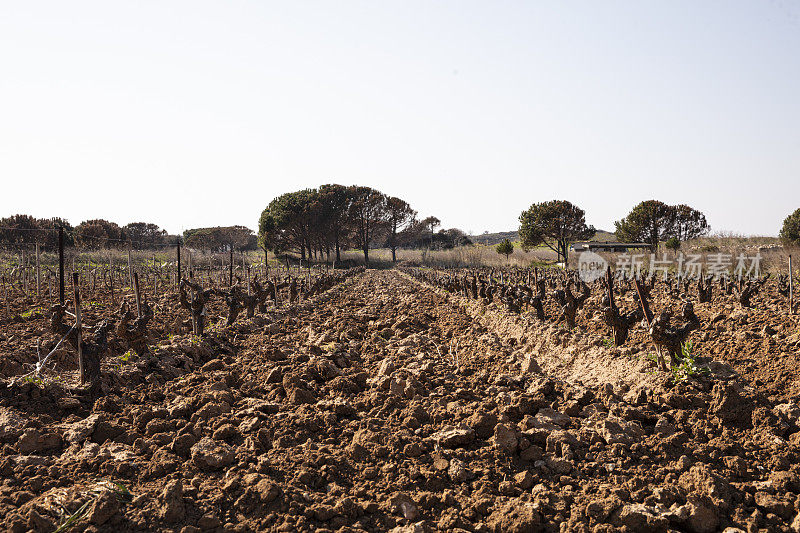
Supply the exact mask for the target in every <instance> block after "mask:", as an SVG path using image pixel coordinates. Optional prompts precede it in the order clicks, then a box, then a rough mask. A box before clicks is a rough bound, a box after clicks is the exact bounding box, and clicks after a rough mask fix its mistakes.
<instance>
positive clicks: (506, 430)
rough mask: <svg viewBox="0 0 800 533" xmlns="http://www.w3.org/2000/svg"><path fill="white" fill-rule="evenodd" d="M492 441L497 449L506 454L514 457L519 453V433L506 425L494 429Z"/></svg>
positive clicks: (498, 425)
mask: <svg viewBox="0 0 800 533" xmlns="http://www.w3.org/2000/svg"><path fill="white" fill-rule="evenodd" d="M492 441H493V444H494V446H495V448H497V449H498V450H500V451H502V452H504V453H507V454H509V455H513V454H515V453H516V451H517V446H518V441H517V432H516V431H515V430H514V428H512V427H510V426H508V425H506V424H497V425H496V426H495V427H494V437H493V438H492Z"/></svg>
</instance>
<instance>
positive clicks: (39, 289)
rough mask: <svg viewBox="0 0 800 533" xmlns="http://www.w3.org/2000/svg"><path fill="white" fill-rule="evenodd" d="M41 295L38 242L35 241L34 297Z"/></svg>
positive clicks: (40, 267)
mask: <svg viewBox="0 0 800 533" xmlns="http://www.w3.org/2000/svg"><path fill="white" fill-rule="evenodd" d="M41 295H42V264H41V262H40V261H39V243H38V242H37V243H36V297H37V298H39V297H40V296H41Z"/></svg>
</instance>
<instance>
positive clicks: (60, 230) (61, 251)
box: [58, 226, 64, 305]
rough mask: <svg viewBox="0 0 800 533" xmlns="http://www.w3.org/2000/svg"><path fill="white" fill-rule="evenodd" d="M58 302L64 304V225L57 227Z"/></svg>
mask: <svg viewBox="0 0 800 533" xmlns="http://www.w3.org/2000/svg"><path fill="white" fill-rule="evenodd" d="M58 303H60V304H61V305H64V226H59V228H58Z"/></svg>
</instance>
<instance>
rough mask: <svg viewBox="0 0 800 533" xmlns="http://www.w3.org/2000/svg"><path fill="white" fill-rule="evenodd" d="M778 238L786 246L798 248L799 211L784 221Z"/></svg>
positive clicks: (799, 232)
mask: <svg viewBox="0 0 800 533" xmlns="http://www.w3.org/2000/svg"><path fill="white" fill-rule="evenodd" d="M778 236H779V237H780V238H781V240H782V241H783V243H784V245H786V246H800V209H797V210H796V211H795V212H794V213H792V214H791V215H789V216H788V217H786V218H785V219H784V221H783V227H782V228H781V232H780V233H779V234H778Z"/></svg>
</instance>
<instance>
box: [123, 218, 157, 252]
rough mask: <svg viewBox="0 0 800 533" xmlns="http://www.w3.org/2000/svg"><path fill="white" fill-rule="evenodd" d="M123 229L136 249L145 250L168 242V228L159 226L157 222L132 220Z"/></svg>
mask: <svg viewBox="0 0 800 533" xmlns="http://www.w3.org/2000/svg"><path fill="white" fill-rule="evenodd" d="M122 229H123V230H124V231H125V234H126V235H127V236H128V239H129V240H130V242H131V246H132V247H133V248H134V249H135V250H143V249H145V248H150V247H153V246H157V245H159V244H164V243H165V242H166V237H167V230H163V229H161V228H159V227H158V226H157V225H156V224H151V223H148V222H131V223H130V224H127V225H125V226H124V227H123V228H122Z"/></svg>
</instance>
